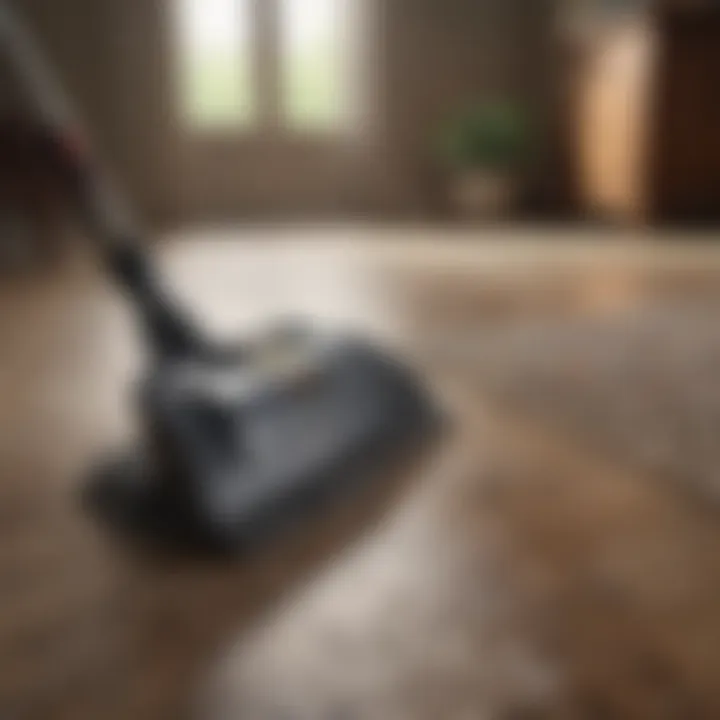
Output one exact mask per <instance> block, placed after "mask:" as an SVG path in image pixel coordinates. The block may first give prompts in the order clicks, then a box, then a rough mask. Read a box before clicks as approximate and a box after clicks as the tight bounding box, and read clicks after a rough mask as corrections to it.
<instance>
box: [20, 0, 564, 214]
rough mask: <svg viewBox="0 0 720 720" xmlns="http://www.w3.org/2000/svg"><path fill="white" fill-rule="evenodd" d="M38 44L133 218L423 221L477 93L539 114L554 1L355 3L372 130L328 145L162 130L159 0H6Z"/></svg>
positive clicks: (164, 68)
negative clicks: (444, 156) (445, 123)
mask: <svg viewBox="0 0 720 720" xmlns="http://www.w3.org/2000/svg"><path fill="white" fill-rule="evenodd" d="M15 1H16V2H17V3H18V4H20V5H22V6H25V7H26V8H27V9H28V10H29V11H30V14H31V15H32V17H33V19H34V21H35V22H36V24H37V25H38V27H39V28H40V31H41V33H42V35H43V36H44V37H45V38H46V40H47V41H49V46H50V49H51V52H52V54H53V56H54V57H55V59H57V60H58V62H59V63H60V65H61V66H62V68H63V70H64V75H65V76H66V77H67V78H68V80H69V81H70V82H69V84H70V86H71V89H72V90H73V92H74V93H75V94H76V95H77V96H78V97H79V98H80V99H81V101H82V102H81V104H82V105H83V107H84V108H85V110H86V111H87V113H88V116H89V118H90V121H91V124H92V126H93V128H94V129H95V134H96V135H97V137H98V139H99V141H100V144H101V145H102V147H103V148H104V149H105V151H106V154H108V155H109V156H110V159H111V160H112V161H113V163H114V165H115V166H116V167H117V168H118V172H119V174H120V175H121V176H122V179H123V180H124V183H125V185H126V186H127V187H128V188H129V189H130V190H131V195H132V196H133V198H134V199H135V200H136V201H137V202H139V203H140V205H141V206H142V209H143V210H144V212H146V213H148V214H150V215H152V216H153V217H155V218H162V219H170V220H179V219H180V220H182V219H201V218H220V217H232V216H239V217H243V216H249V215H267V214H277V213H281V212H283V211H285V212H288V213H292V214H296V213H299V212H302V211H307V212H312V213H320V212H358V213H362V214H366V215H368V214H370V215H372V214H379V213H381V214H426V213H432V212H433V211H434V209H435V208H436V207H437V206H438V204H439V197H440V194H441V193H440V187H441V183H440V182H439V179H438V178H437V177H436V175H437V173H436V171H435V165H434V162H433V158H432V138H433V135H434V133H435V132H436V129H437V126H438V124H439V123H440V122H441V121H442V119H443V118H444V117H445V116H446V115H447V113H448V111H451V110H452V109H453V108H454V107H456V106H457V105H458V104H460V103H462V102H463V101H464V100H467V99H469V98H472V97H473V96H476V95H478V94H482V93H483V92H485V91H498V92H505V91H512V92H516V93H518V94H519V95H521V96H522V97H525V98H527V99H528V101H529V102H530V103H531V104H532V105H533V106H534V107H535V108H536V109H537V111H538V112H539V113H541V114H542V113H543V112H545V111H546V110H547V102H548V98H549V94H548V90H549V87H550V72H551V56H550V46H549V38H550V28H551V25H552V20H551V13H550V11H549V8H550V7H551V6H552V5H553V2H552V0H533V1H532V2H528V0H365V2H366V3H367V4H368V7H369V11H370V12H371V14H372V19H373V30H372V36H373V45H372V63H373V71H372V73H371V77H372V78H373V79H374V80H375V83H374V88H373V94H372V96H371V97H372V99H373V112H374V123H373V132H372V133H367V134H366V136H365V137H364V138H363V142H357V143H355V144H354V145H346V146H344V147H342V148H340V147H338V146H337V145H336V146H327V145H325V146H323V145H322V144H321V145H318V144H316V145H309V144H300V143H292V144H290V143H285V144H283V145H279V144H278V143H270V142H268V141H258V142H246V143H236V142H233V143H228V142H223V141H221V140H216V141H214V142H208V143H197V142H195V143H192V142H183V141H182V139H181V138H180V137H179V136H178V133H177V132H176V131H175V129H174V125H173V121H172V120H173V112H172V96H171V87H170V85H169V83H168V82H167V81H168V78H170V77H171V75H170V70H171V68H170V67H169V65H168V59H169V57H170V54H169V49H168V47H167V42H168V37H167V32H166V23H165V21H164V13H165V12H167V7H166V6H165V3H166V2H168V0H62V2H58V0H15Z"/></svg>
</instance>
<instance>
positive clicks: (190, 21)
mask: <svg viewBox="0 0 720 720" xmlns="http://www.w3.org/2000/svg"><path fill="white" fill-rule="evenodd" d="M178 3H179V10H180V12H179V23H178V26H179V34H180V37H179V40H180V48H179V49H180V81H179V89H180V99H181V109H182V115H183V120H184V122H186V123H188V124H190V125H193V126H200V127H223V126H235V125H242V124H246V123H248V122H250V121H252V119H253V117H254V111H255V103H254V92H253V90H254V88H253V71H252V62H251V56H252V48H251V44H250V42H251V35H250V33H251V22H252V19H251V17H250V13H251V7H250V3H251V0H178Z"/></svg>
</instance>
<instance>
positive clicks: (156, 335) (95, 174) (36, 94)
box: [0, 0, 204, 358]
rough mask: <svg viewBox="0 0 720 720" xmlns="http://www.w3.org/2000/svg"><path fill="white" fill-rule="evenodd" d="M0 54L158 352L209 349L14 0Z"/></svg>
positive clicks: (0, 6)
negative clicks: (163, 283)
mask: <svg viewBox="0 0 720 720" xmlns="http://www.w3.org/2000/svg"><path fill="white" fill-rule="evenodd" d="M0 61H3V62H5V63H6V64H8V66H9V67H10V69H11V71H12V72H13V73H14V74H15V75H16V76H17V78H18V80H19V81H20V83H21V87H22V90H23V91H24V93H25V95H26V98H25V99H26V102H27V103H28V104H29V109H30V110H31V111H32V112H33V113H34V115H35V117H36V119H37V121H38V122H39V123H40V124H41V126H42V127H43V128H44V129H45V130H46V131H47V133H48V136H49V139H50V141H51V142H52V144H53V146H54V147H55V148H56V149H57V150H58V151H59V153H60V155H61V157H62V160H63V162H64V163H65V164H66V166H67V170H68V171H69V173H70V174H71V176H72V178H73V180H74V184H75V187H74V188H73V190H74V192H75V199H76V202H77V207H78V210H79V214H80V219H81V221H82V223H83V225H84V227H85V228H86V230H87V231H88V233H89V234H90V235H91V236H92V237H93V238H95V239H96V241H97V243H98V245H99V249H100V253H101V257H102V259H103V261H104V263H105V265H106V266H107V268H108V270H109V271H110V273H111V274H112V275H113V277H114V278H115V279H116V280H117V281H118V283H119V284H120V285H121V286H122V287H123V288H124V289H125V290H126V291H127V292H128V293H129V295H130V297H131V298H132V299H133V300H134V302H135V305H136V307H137V309H138V310H139V312H140V314H141V317H142V321H143V324H144V326H145V330H146V332H147V334H148V336H149V337H148V339H149V341H150V343H151V345H152V347H153V349H154V350H155V352H156V353H157V354H159V355H160V356H162V357H165V358H167V357H187V356H191V355H196V354H199V353H202V352H203V349H204V343H203V341H202V337H201V333H199V332H198V331H197V329H196V328H195V326H194V324H193V323H191V322H190V321H189V320H188V319H187V318H186V317H185V316H184V314H183V313H181V312H180V311H179V309H178V308H177V307H175V305H174V303H173V302H172V301H171V300H170V298H168V297H167V295H166V293H165V292H164V291H163V289H162V288H161V287H160V284H159V283H158V281H157V279H156V277H155V274H154V272H153V267H152V263H151V262H150V260H149V258H148V254H147V251H146V249H145V248H144V247H143V246H142V240H141V234H140V232H139V230H138V228H137V225H136V223H135V220H134V218H133V217H132V214H131V212H130V210H129V208H128V207H127V206H126V204H125V203H124V202H123V200H122V198H121V196H120V194H119V193H118V192H117V190H116V188H114V187H113V184H112V182H111V181H110V179H109V178H108V177H107V175H106V174H105V173H104V172H102V171H101V169H100V168H99V167H98V165H97V163H96V161H95V159H94V158H93V157H92V153H91V151H90V149H89V143H88V142H87V137H86V135H85V133H84V132H83V131H82V128H81V124H80V122H79V120H78V116H77V114H76V113H75V112H74V110H73V108H72V107H71V105H70V102H69V101H68V99H67V97H66V95H65V93H64V92H63V90H62V87H61V85H60V83H59V82H58V80H57V79H56V78H55V77H54V75H53V73H52V72H51V70H50V68H49V65H48V63H47V62H46V60H45V58H44V57H43V54H42V53H41V52H40V50H39V48H38V46H37V44H36V42H35V40H34V38H33V37H32V35H31V34H30V33H29V32H28V30H27V28H26V27H25V25H24V23H22V22H21V20H20V18H19V17H18V16H17V14H16V13H15V12H14V11H13V10H12V9H11V7H10V5H9V3H8V2H7V0H0Z"/></svg>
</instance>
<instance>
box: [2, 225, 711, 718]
mask: <svg viewBox="0 0 720 720" xmlns="http://www.w3.org/2000/svg"><path fill="white" fill-rule="evenodd" d="M321 235H322V237H321V238H320V239H319V240H313V239H311V238H312V237H313V234H312V233H310V232H309V231H308V232H294V233H291V232H288V231H277V232H275V233H270V232H258V233H256V234H254V235H249V234H247V233H246V234H245V235H240V234H232V233H214V234H212V233H208V234H203V235H196V236H188V237H184V238H179V239H178V238H174V239H173V240H172V241H169V242H167V243H164V244H163V245H162V246H161V249H160V253H161V256H162V259H163V263H164V265H165V267H166V269H167V272H168V275H169V277H170V278H171V279H172V282H173V283H174V284H176V285H177V287H178V288H182V293H183V295H184V297H185V298H186V299H187V300H188V301H191V302H192V303H193V304H194V305H195V307H196V308H197V313H198V316H199V317H200V318H201V319H202V320H203V321H204V322H206V324H207V326H208V328H209V329H211V330H212V331H214V332H217V333H218V335H225V334H226V333H230V332H231V331H232V330H234V329H240V330H247V329H249V328H251V327H253V326H254V325H256V324H257V323H258V322H259V321H261V320H262V319H263V317H264V316H265V314H266V313H270V314H275V315H283V314H286V313H289V312H306V313H308V314H310V315H312V316H314V317H316V318H318V319H319V320H322V321H323V322H325V323H327V324H330V325H332V324H334V323H350V324H352V325H353V326H356V327H358V328H361V329H363V330H365V331H367V332H370V333H373V334H375V335H376V336H377V337H379V338H381V339H384V340H386V341H388V342H392V343H394V344H395V345H397V349H398V350H399V351H400V352H405V353H406V354H407V355H408V356H409V357H410V358H411V359H412V360H414V362H415V364H416V365H417V366H418V367H419V368H420V369H421V370H422V371H423V372H424V373H426V376H427V379H428V381H429V382H430V384H431V385H432V387H433V388H434V389H435V392H436V393H437V395H438V397H439V398H441V400H442V401H443V402H444V403H445V405H446V406H447V407H448V409H449V410H450V411H451V414H452V416H453V417H454V420H455V422H454V426H453V430H452V432H450V433H449V435H448V436H447V437H446V438H445V439H444V440H443V441H442V443H440V444H439V446H437V447H433V448H427V451H426V452H425V454H424V455H423V456H422V457H419V458H417V459H416V461H415V462H413V463H412V464H411V465H408V466H407V467H404V468H402V469H395V470H394V471H393V472H392V473H390V474H388V476H387V478H385V482H384V483H382V484H378V485H377V486H376V488H375V489H374V490H373V491H372V492H368V493H367V494H366V495H365V496H363V498H362V499H358V501H357V503H355V504H354V505H352V506H350V505H348V504H345V505H343V506H341V507H339V508H338V509H337V511H336V512H335V513H334V514H333V516H332V517H329V516H324V517H322V518H317V520H316V522H314V523H313V525H312V527H302V528H297V529H295V530H293V531H292V533H291V534H289V535H288V536H286V537H284V538H282V540H278V541H276V542H275V543H271V544H269V545H268V546H267V547H266V548H264V549H262V550H261V551H258V552H256V553H255V554H254V555H253V556H252V557H248V558H245V559H243V560H240V561H237V562H235V563H202V562H199V561H197V560H195V561H190V560H187V561H183V560H180V559H175V560H172V561H171V560H168V559H167V558H165V559H163V558H158V557H149V556H147V555H143V554H141V553H139V552H137V551H133V550H131V549H129V548H127V547H125V546H123V545H122V544H121V543H119V542H117V541H115V540H113V539H111V538H110V537H108V536H107V535H106V534H105V533H103V532H102V531H101V530H100V529H99V528H97V527H95V526H94V524H93V523H92V522H91V521H90V520H89V519H88V518H87V517H86V516H85V515H84V513H83V512H82V509H81V508H80V505H79V502H78V497H77V488H78V486H79V484H80V482H81V479H82V477H83V475H84V474H85V473H86V472H87V470H88V468H89V467H91V466H92V464H93V462H94V461H95V460H96V459H97V457H98V456H99V455H100V456H102V454H103V451H104V450H107V449H109V448H113V447H118V446H121V445H122V444H123V443H124V442H126V441H128V440H129V439H131V438H132V436H133V433H134V427H135V423H134V418H133V412H132V403H131V393H130V392H129V387H130V384H131V381H132V378H133V377H134V375H135V374H136V373H137V372H138V370H139V368H140V366H141V364H142V353H141V352H140V351H139V349H138V341H137V338H136V336H135V335H134V332H133V329H132V324H131V321H130V319H129V317H128V315H127V313H126V310H125V309H124V306H123V304H122V302H121V301H120V299H119V298H118V296H117V295H116V294H115V293H114V291H113V290H112V289H111V288H109V287H107V286H106V284H105V283H104V281H103V280H102V278H101V277H99V275H98V274H97V273H96V271H95V270H94V269H93V267H92V265H91V264H89V263H87V262H85V261H83V260H82V259H79V260H77V261H73V262H70V263H68V265H67V267H65V268H63V269H61V270H58V271H57V272H53V273H52V274H50V275H44V276H43V277H34V278H25V279H16V280H4V281H3V284H2V286H1V287H0V308H1V310H0V399H1V401H2V403H1V406H0V716H1V717H3V718H5V717H7V718H9V719H11V720H15V719H23V720H24V719H25V718H27V719H28V720H32V719H35V718H37V719H38V720H39V719H45V718H50V719H57V720H61V719H66V718H67V719H68V720H70V719H72V720H90V719H92V720H113V719H115V718H118V719H120V718H122V719H125V718H127V719H128V720H145V719H147V720H163V719H165V718H169V719H174V718H186V717H193V718H203V719H204V718H207V719H208V720H229V719H233V718H238V719H239V720H240V719H241V720H255V719H256V718H257V719H258V720H261V719H262V720H266V719H267V720H280V719H286V718H287V719H292V720H295V719H297V720H303V719H305V718H314V719H323V720H342V719H348V720H352V719H357V720H364V719H368V720H396V719H397V720H405V719H408V720H425V719H426V718H427V719H428V720H430V719H434V718H438V719H443V720H469V719H471V718H472V719H478V720H481V719H484V718H488V719H495V718H498V719H501V720H505V719H507V720H514V719H521V718H558V719H559V720H563V719H565V718H568V719H570V718H573V719H578V720H580V719H585V718H590V719H594V718H677V719H678V720H680V719H686V718H687V719H690V718H717V717H720V602H718V598H719V597H720V509H718V508H716V507H713V506H711V505H709V504H704V503H703V502H701V501H700V500H698V498H690V497H689V496H687V495H686V494H683V493H682V492H680V491H679V490H678V488H677V487H676V486H673V485H672V484H669V483H665V482H659V481H657V479H656V478H654V477H652V476H649V475H646V474H637V473H634V472H631V471H630V469H628V468H626V467H624V466H623V464H622V462H621V461H620V460H619V458H616V457H613V456H610V455H603V454H601V453H598V452H597V451H591V450H590V449H588V448H587V447H585V446H584V445H581V444H579V443H577V442H575V441H574V440H573V438H572V437H571V436H569V435H568V436H565V435H563V434H561V433H558V432H556V431H553V430H551V429H550V428H547V427H544V426H542V425H541V424H538V423H537V422H533V421H531V420H530V419H529V418H525V417H522V416H519V415H518V414H517V412H512V411H511V410H510V409H509V408H506V407H502V406H500V407H498V406H496V405H493V404H492V403H491V402H490V401H489V400H488V399H487V398H486V397H484V396H483V395H482V393H481V392H480V391H479V390H478V389H477V388H478V385H477V384H475V383H473V382H472V381H471V380H472V378H471V377H470V378H468V376H467V373H466V374H462V375H461V374H458V373H455V372H453V371H451V370H450V368H448V367H446V366H445V365H444V364H443V362H441V361H440V360H438V359H437V357H436V356H435V355H434V354H433V352H432V349H433V347H434V345H435V344H436V343H438V342H440V341H441V340H443V341H445V342H447V335H443V333H444V332H445V333H447V331H448V328H452V329H453V330H454V331H458V330H459V331H462V332H463V333H464V334H463V336H464V338H465V339H467V338H472V332H473V329H474V328H476V327H478V325H477V324H476V323H477V321H478V320H479V319H480V318H486V317H492V318H495V319H496V320H497V319H500V320H502V318H504V317H509V316H517V315H518V314H520V315H527V316H528V317H532V316H534V315H535V314H537V313H538V312H540V311H542V312H557V313H568V312H571V313H577V314H578V315H582V314H584V313H598V312H611V311H612V312H617V311H621V310H622V308H623V307H624V306H625V304H626V303H627V302H629V301H630V300H629V299H628V298H629V294H630V295H631V296H632V299H631V301H632V302H656V301H657V300H663V299H667V298H677V297H685V296H691V295H693V294H697V293H700V292H709V291H711V290H712V289H713V287H714V285H715V284H718V283H720V250H715V249H714V247H713V246H710V245H707V244H702V243H700V244H697V245H694V244H690V243H687V242H680V240H681V238H677V239H673V238H666V239H665V240H664V242H662V243H658V244H650V243H649V241H648V239H646V238H633V237H627V238H623V239H620V240H612V239H611V238H608V237H604V236H602V235H592V234H589V233H585V234H583V235H582V236H581V237H579V238H576V239H575V240H573V238H571V237H566V238H563V239H562V240H561V241H554V240H551V239H550V237H549V235H547V234H546V236H545V237H543V236H542V235H541V234H539V233H533V232H532V231H529V230H522V231H520V230H518V231H516V232H509V231H508V232H503V233H496V234H493V235H491V234H488V233H485V234H473V233H470V232H468V233H465V234H459V233H455V234H451V233H447V232H442V231H433V230H428V229H425V230H417V231H415V232H413V231H402V232H400V231H397V230H388V231H385V232H379V231H375V232H372V233H371V232H369V231H360V230H347V229H336V230H331V229H327V230H325V231H323V232H322V233H321ZM630 291H632V292H630ZM455 337H457V335H456V336H455ZM649 361H651V359H649ZM471 374H472V373H470V375H471Z"/></svg>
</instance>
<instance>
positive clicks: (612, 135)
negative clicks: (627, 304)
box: [573, 5, 720, 222]
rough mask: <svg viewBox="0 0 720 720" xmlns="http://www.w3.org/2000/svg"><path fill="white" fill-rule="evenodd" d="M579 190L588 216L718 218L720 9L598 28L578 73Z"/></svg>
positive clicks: (667, 11) (670, 12)
mask: <svg viewBox="0 0 720 720" xmlns="http://www.w3.org/2000/svg"><path fill="white" fill-rule="evenodd" d="M576 82H577V86H576V92H575V107H574V108H573V113H574V116H575V120H576V121H575V128H576V135H575V138H574V142H575V148H576V156H577V162H576V164H575V168H576V184H577V188H578V191H577V197H578V201H579V203H580V204H581V209H582V210H583V211H584V212H585V213H586V214H590V215H592V216H600V217H606V218H612V219H623V220H633V221H644V220H648V221H651V222H653V221H655V222H663V221H697V220H718V219H720V6H718V5H715V6H714V7H713V6H693V7H685V8H682V7H673V8H670V7H666V8H664V9H657V10H655V11H654V12H653V13H652V14H646V15H644V16H642V17H636V18H624V19H622V20H618V21H617V22H615V23H610V24H608V26H607V27H605V28H603V29H602V30H598V32H597V33H596V34H594V36H593V38H592V40H591V41H590V42H589V43H588V46H587V47H586V49H585V53H584V56H583V65H582V68H581V70H580V72H579V73H578V75H577V76H576Z"/></svg>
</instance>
